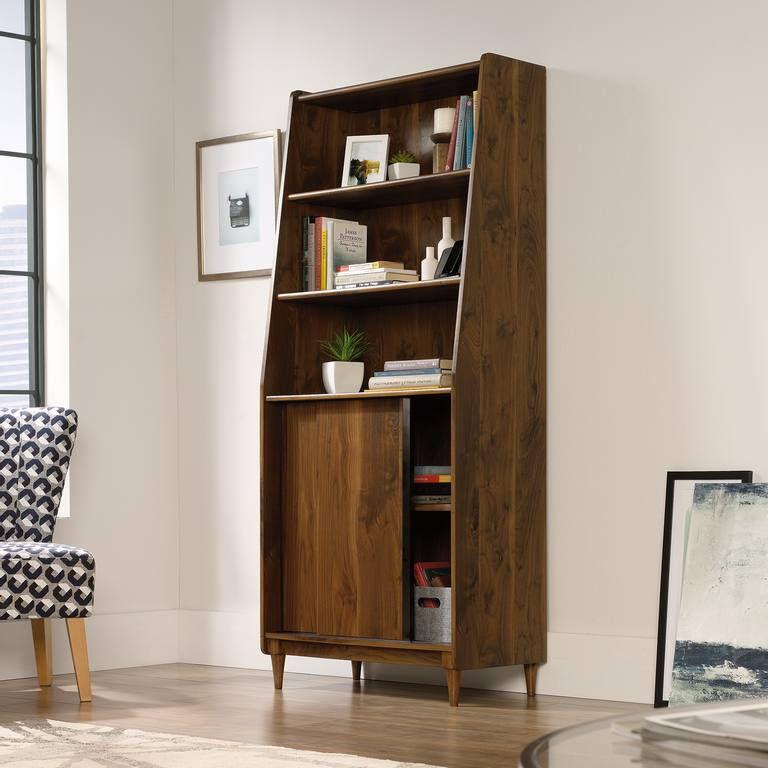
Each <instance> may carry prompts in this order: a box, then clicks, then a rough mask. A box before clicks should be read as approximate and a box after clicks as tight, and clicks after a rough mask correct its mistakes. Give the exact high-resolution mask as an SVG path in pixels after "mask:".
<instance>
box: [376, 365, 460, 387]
mask: <svg viewBox="0 0 768 768" xmlns="http://www.w3.org/2000/svg"><path fill="white" fill-rule="evenodd" d="M452 369H453V360H445V359H443V358H439V357H434V358H429V359H426V360H387V361H386V362H385V363H384V370H383V371H376V372H375V373H374V374H373V376H371V378H370V379H368V389H369V390H376V391H380V390H382V389H427V388H431V387H450V386H451V378H452V375H451V371H452Z"/></svg>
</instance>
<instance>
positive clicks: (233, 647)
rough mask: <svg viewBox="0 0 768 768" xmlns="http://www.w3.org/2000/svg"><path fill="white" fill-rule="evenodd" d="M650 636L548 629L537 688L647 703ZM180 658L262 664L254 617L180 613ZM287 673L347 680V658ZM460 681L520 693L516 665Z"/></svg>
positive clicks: (399, 673)
mask: <svg viewBox="0 0 768 768" xmlns="http://www.w3.org/2000/svg"><path fill="white" fill-rule="evenodd" d="M655 655H656V641H655V640H654V639H653V638H646V637H620V636H611V635H575V634H567V633H562V632H550V633H549V636H548V656H549V661H548V662H547V663H546V664H544V665H543V666H542V667H541V669H540V671H539V678H538V685H537V689H538V692H539V693H541V694H546V695H553V696H571V697H574V698H582V699H605V700H609V701H627V702H637V703H641V704H649V703H651V701H652V694H653V677H654V666H655ZM179 661H181V662H184V663H188V664H206V665H211V666H222V667H242V668H245V669H269V668H270V660H269V657H268V656H265V655H264V654H262V653H261V651H260V633H259V617H258V616H256V615H251V614H241V613H224V612H222V613H218V612H214V611H189V610H182V611H179ZM285 669H286V671H287V672H300V673H304V674H315V675H333V676H337V677H351V670H350V666H349V663H348V662H346V661H336V660H333V659H312V658H302V657H296V656H289V657H288V659H287V660H286V665H285ZM365 676H366V677H368V678H371V679H375V680H391V681H398V682H407V683H423V684H426V685H445V676H444V675H443V673H442V671H441V670H439V669H428V668H423V667H414V666H400V665H391V664H366V665H365ZM462 685H463V686H465V687H467V688H481V689H486V690H494V691H511V692H517V693H523V692H525V680H524V678H523V672H522V667H497V668H494V669H483V670H472V671H469V672H465V673H464V674H463V675H462Z"/></svg>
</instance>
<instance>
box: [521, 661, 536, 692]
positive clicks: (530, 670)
mask: <svg viewBox="0 0 768 768" xmlns="http://www.w3.org/2000/svg"><path fill="white" fill-rule="evenodd" d="M523 669H524V670H525V690H526V692H527V693H528V695H529V696H531V697H533V696H535V695H536V673H537V672H538V671H539V665H538V664H523Z"/></svg>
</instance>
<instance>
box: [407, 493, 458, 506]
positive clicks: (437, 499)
mask: <svg viewBox="0 0 768 768" xmlns="http://www.w3.org/2000/svg"><path fill="white" fill-rule="evenodd" d="M411 503H412V504H450V503H451V497H450V495H449V494H445V493H416V494H414V495H413V496H411Z"/></svg>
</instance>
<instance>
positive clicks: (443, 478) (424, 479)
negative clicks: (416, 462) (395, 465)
mask: <svg viewBox="0 0 768 768" xmlns="http://www.w3.org/2000/svg"><path fill="white" fill-rule="evenodd" d="M413 482H414V483H420V484H422V485H426V484H428V483H450V482H451V476H450V475H414V476H413Z"/></svg>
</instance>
